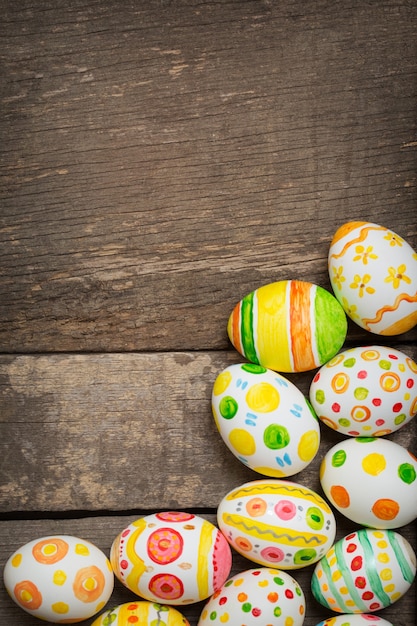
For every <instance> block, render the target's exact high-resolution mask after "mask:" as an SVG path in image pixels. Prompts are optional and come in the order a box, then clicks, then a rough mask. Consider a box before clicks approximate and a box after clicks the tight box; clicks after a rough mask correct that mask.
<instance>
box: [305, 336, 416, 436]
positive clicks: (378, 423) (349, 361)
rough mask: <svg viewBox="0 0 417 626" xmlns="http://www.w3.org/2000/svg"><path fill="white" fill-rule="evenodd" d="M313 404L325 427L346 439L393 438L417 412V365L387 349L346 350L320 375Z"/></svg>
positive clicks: (314, 384)
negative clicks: (346, 436)
mask: <svg viewBox="0 0 417 626" xmlns="http://www.w3.org/2000/svg"><path fill="white" fill-rule="evenodd" d="M310 402H311V404H312V405H313V407H314V410H315V411H316V413H317V415H318V417H319V418H320V420H321V421H322V422H323V423H324V424H327V426H330V428H333V429H334V430H338V431H339V432H341V433H343V434H344V435H349V436H352V437H379V436H382V435H388V434H389V433H392V432H394V431H396V430H398V429H399V428H401V427H402V426H404V425H405V424H407V422H409V421H410V420H411V419H412V418H413V417H414V416H415V414H416V413H417V363H415V362H414V361H413V360H412V359H410V357H408V356H407V355H406V354H403V353H402V352H400V351H399V350H394V349H393V348H387V347H385V346H365V347H358V348H352V349H351V350H346V351H345V352H341V353H340V354H338V355H337V356H335V357H333V359H331V360H330V361H329V362H328V363H326V364H325V365H323V366H322V367H321V368H320V370H319V371H318V372H317V373H316V375H315V376H314V378H313V381H312V383H311V386H310Z"/></svg>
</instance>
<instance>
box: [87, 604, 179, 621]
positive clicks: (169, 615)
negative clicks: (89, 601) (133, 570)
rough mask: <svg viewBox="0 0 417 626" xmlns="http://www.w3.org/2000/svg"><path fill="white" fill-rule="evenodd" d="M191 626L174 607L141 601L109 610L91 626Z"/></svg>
mask: <svg viewBox="0 0 417 626" xmlns="http://www.w3.org/2000/svg"><path fill="white" fill-rule="evenodd" d="M134 624H136V625H137V626H190V623H189V621H188V620H187V619H185V617H184V616H183V615H181V613H180V612H179V611H177V609H175V608H174V607H172V606H166V605H162V604H158V603H157V602H149V600H141V601H138V602H126V603H125V604H119V606H116V607H114V608H112V609H109V610H108V611H106V612H105V613H103V614H102V615H100V617H97V619H96V620H95V621H94V622H93V623H92V624H91V626H132V625H134Z"/></svg>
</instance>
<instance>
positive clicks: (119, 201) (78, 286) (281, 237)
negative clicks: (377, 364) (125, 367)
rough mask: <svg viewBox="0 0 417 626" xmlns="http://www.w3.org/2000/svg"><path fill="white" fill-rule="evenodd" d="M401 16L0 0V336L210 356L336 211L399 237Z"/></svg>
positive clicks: (302, 266) (20, 343)
mask: <svg viewBox="0 0 417 626" xmlns="http://www.w3.org/2000/svg"><path fill="white" fill-rule="evenodd" d="M416 13H417V7H416V5H415V4H414V3H410V2H407V1H400V2H398V1H397V0H395V1H394V0H388V1H387V2H384V3H383V4H381V3H366V4H364V3H361V2H354V3H349V4H347V3H344V2H342V1H338V2H333V3H331V5H329V3H328V2H327V1H325V0H316V1H315V2H313V3H309V4H308V6H306V4H305V3H304V2H302V1H301V0H288V1H286V2H275V3H273V2H267V1H265V2H255V1H251V2H232V1H224V2H220V3H218V2H216V3H211V2H202V3H200V2H198V3H197V2H193V1H192V0H189V1H184V2H180V3H171V2H169V3H167V2H160V1H159V0H158V1H156V0H154V1H152V2H148V1H146V2H143V1H142V2H136V3H125V2H120V0H110V1H109V2H106V3H97V2H93V1H88V0H85V1H81V0H78V1H77V2H75V3H73V2H71V3H64V2H61V1H60V2H52V1H50V2H42V4H41V5H37V4H36V3H35V4H33V3H27V2H21V3H18V5H16V3H15V2H10V1H8V0H3V2H2V20H1V24H0V33H1V41H2V44H1V60H2V80H1V81H0V101H1V104H2V119H1V123H0V133H1V144H2V160H1V164H0V174H1V176H2V186H1V190H0V193H1V195H0V201H1V212H0V255H1V256H0V267H1V270H0V350H1V351H6V352H39V351H43V352H49V351H81V350H86V351H125V350H142V351H148V350H178V349H182V350H195V349H202V350H205V349H226V348H227V347H228V343H227V337H226V333H225V323H226V320H227V317H228V314H229V312H230V310H231V308H232V306H233V305H234V304H235V302H236V301H237V300H238V299H240V297H242V296H243V295H244V294H245V293H247V292H249V291H251V290H252V289H254V288H256V287H257V286H259V285H260V284H263V283H266V282H270V281H272V280H277V279H283V278H303V279H306V280H311V281H312V282H316V283H318V284H321V285H322V286H324V287H326V286H328V278H327V269H326V256H327V251H328V245H329V242H330V240H331V237H332V234H333V233H334V231H335V230H336V228H337V227H338V226H339V225H340V224H341V223H343V222H344V221H347V220H348V219H354V218H355V219H364V220H369V221H376V222H378V223H382V224H384V225H385V226H388V227H390V228H393V229H394V230H396V231H397V232H399V234H401V235H402V236H403V237H405V238H406V239H408V240H409V241H410V243H411V244H412V245H414V246H415V245H416V243H417V239H416V237H417V233H416V218H415V205H416V185H415V179H416V170H417V167H416V166H417V158H416V154H417V153H416V150H415V101H416V95H417V94H416V89H417V81H415V80H414V79H415V75H416V68H417V54H416V52H417V51H416V38H415V23H416V18H417V15H416ZM353 332H359V331H358V329H356V328H354V329H353ZM416 337H417V333H416V332H413V333H412V334H411V335H410V338H411V339H413V340H415V339H416Z"/></svg>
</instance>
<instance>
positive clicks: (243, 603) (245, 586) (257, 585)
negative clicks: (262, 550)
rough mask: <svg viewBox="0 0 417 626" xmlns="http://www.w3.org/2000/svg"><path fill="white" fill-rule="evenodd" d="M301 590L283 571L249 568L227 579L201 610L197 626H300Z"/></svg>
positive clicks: (301, 611)
mask: <svg viewBox="0 0 417 626" xmlns="http://www.w3.org/2000/svg"><path fill="white" fill-rule="evenodd" d="M304 616H305V598H304V593H303V590H302V589H301V587H300V585H299V584H298V582H297V581H296V580H294V578H292V577H291V576H290V575H289V574H287V573H286V572H277V570H274V569H268V568H259V569H250V570H246V571H244V572H241V573H239V574H236V575H235V576H233V577H232V578H230V579H229V580H228V581H227V582H226V583H225V584H224V585H223V587H222V588H221V589H220V590H219V591H217V592H216V593H215V594H214V595H213V596H212V597H211V598H210V600H209V601H208V602H207V604H206V606H205V607H204V609H203V611H202V613H201V616H200V619H199V621H198V624H197V626H224V625H225V624H226V625H229V626H265V625H266V624H271V625H272V624H274V626H289V625H291V626H302V624H303V622H304Z"/></svg>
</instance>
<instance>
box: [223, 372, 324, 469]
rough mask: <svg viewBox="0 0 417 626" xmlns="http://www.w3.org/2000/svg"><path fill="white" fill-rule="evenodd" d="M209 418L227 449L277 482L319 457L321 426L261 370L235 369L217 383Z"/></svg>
mask: <svg viewBox="0 0 417 626" xmlns="http://www.w3.org/2000/svg"><path fill="white" fill-rule="evenodd" d="M212 410H213V416H214V419H215V422H216V425H217V428H218V430H219V433H220V435H221V437H222V439H223V441H224V443H225V444H226V446H227V447H228V448H229V450H230V451H231V452H232V453H233V454H234V455H235V456H236V457H237V458H238V459H239V460H240V461H241V462H242V463H243V464H244V465H246V466H248V467H250V468H251V469H253V470H254V471H256V472H258V473H260V474H263V475H265V476H271V477H274V478H281V477H285V476H291V475H293V474H296V473H298V472H300V471H301V470H303V469H304V468H305V467H307V465H309V464H310V463H311V461H312V460H313V459H314V457H315V456H316V454H317V451H318V449H319V444H320V427H319V421H318V419H317V417H316V415H315V414H314V411H313V410H312V408H311V406H310V404H309V403H308V401H307V400H306V398H305V397H304V395H303V394H302V393H301V391H300V390H299V389H298V388H297V387H296V386H295V385H294V384H293V383H292V382H290V381H289V380H287V379H286V378H284V376H281V374H278V373H277V372H274V371H272V370H268V369H266V368H265V367H262V366H261V365H255V364H253V363H241V364H234V365H231V366H229V367H227V368H226V369H224V370H223V371H222V372H221V373H220V374H219V375H218V376H217V378H216V380H215V383H214V386H213V392H212Z"/></svg>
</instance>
